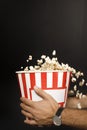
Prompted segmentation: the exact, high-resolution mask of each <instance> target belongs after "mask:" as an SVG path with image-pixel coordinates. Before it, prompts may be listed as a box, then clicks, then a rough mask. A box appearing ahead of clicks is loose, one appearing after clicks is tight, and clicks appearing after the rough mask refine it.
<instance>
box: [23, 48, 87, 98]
mask: <svg viewBox="0 0 87 130" xmlns="http://www.w3.org/2000/svg"><path fill="white" fill-rule="evenodd" d="M52 56H53V57H52V58H50V57H49V56H46V55H42V56H41V59H38V60H37V64H36V65H34V66H27V67H25V68H24V71H46V70H47V71H51V70H63V71H70V72H71V82H70V85H71V87H72V89H71V90H70V92H72V93H73V94H74V95H76V97H78V98H81V97H82V95H83V93H82V92H81V87H83V86H87V83H86V81H85V79H84V73H83V72H81V71H77V70H76V69H75V68H73V67H71V66H69V65H68V64H64V63H59V61H58V58H57V57H56V50H53V52H52ZM31 60H32V55H29V57H28V59H27V60H26V61H27V62H29V61H31ZM21 69H23V67H21ZM72 93H71V95H72Z"/></svg>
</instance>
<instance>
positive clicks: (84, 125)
mask: <svg viewBox="0 0 87 130" xmlns="http://www.w3.org/2000/svg"><path fill="white" fill-rule="evenodd" d="M62 124H64V125H67V126H71V127H74V128H80V129H82V130H87V110H79V109H70V108H66V109H65V110H64V111H63V112H62Z"/></svg>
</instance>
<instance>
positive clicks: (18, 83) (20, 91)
mask: <svg viewBox="0 0 87 130" xmlns="http://www.w3.org/2000/svg"><path fill="white" fill-rule="evenodd" d="M16 76H17V80H18V86H19V88H20V96H22V93H21V86H20V81H19V77H18V74H16Z"/></svg>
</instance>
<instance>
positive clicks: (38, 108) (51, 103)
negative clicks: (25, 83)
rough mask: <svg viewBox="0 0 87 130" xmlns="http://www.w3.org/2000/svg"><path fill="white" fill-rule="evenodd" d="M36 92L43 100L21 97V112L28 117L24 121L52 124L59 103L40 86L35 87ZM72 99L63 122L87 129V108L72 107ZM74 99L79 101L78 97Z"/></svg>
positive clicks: (63, 113)
mask: <svg viewBox="0 0 87 130" xmlns="http://www.w3.org/2000/svg"><path fill="white" fill-rule="evenodd" d="M35 92H36V93H37V94H38V95H39V96H41V97H42V98H43V100H41V101H32V100H29V99H26V98H21V101H22V103H21V104H20V106H21V108H22V111H21V112H22V114H23V115H25V116H26V117H28V119H26V120H25V121H24V122H25V123H27V124H30V125H49V124H52V118H53V116H54V115H55V113H56V111H57V109H58V108H59V106H58V103H57V102H56V101H55V100H54V99H53V98H52V96H51V95H49V94H47V93H46V92H44V91H42V90H41V89H40V88H35ZM86 100H87V99H86ZM70 101H72V99H69V101H68V102H69V103H67V107H66V108H65V109H64V111H63V112H62V124H64V125H67V126H73V127H77V128H79V127H82V128H84V129H87V110H78V109H71V108H70V106H71V105H72V106H73V103H72V104H70ZM74 101H75V102H76V104H77V101H79V100H77V99H76V100H74ZM75 102H74V103H75ZM69 104H70V105H69ZM74 105H75V104H74Z"/></svg>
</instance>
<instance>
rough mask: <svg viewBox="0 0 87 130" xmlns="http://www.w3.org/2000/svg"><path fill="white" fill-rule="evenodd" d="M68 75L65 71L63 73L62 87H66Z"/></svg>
mask: <svg viewBox="0 0 87 130" xmlns="http://www.w3.org/2000/svg"><path fill="white" fill-rule="evenodd" d="M66 76H67V72H64V73H63V81H62V88H66Z"/></svg>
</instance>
